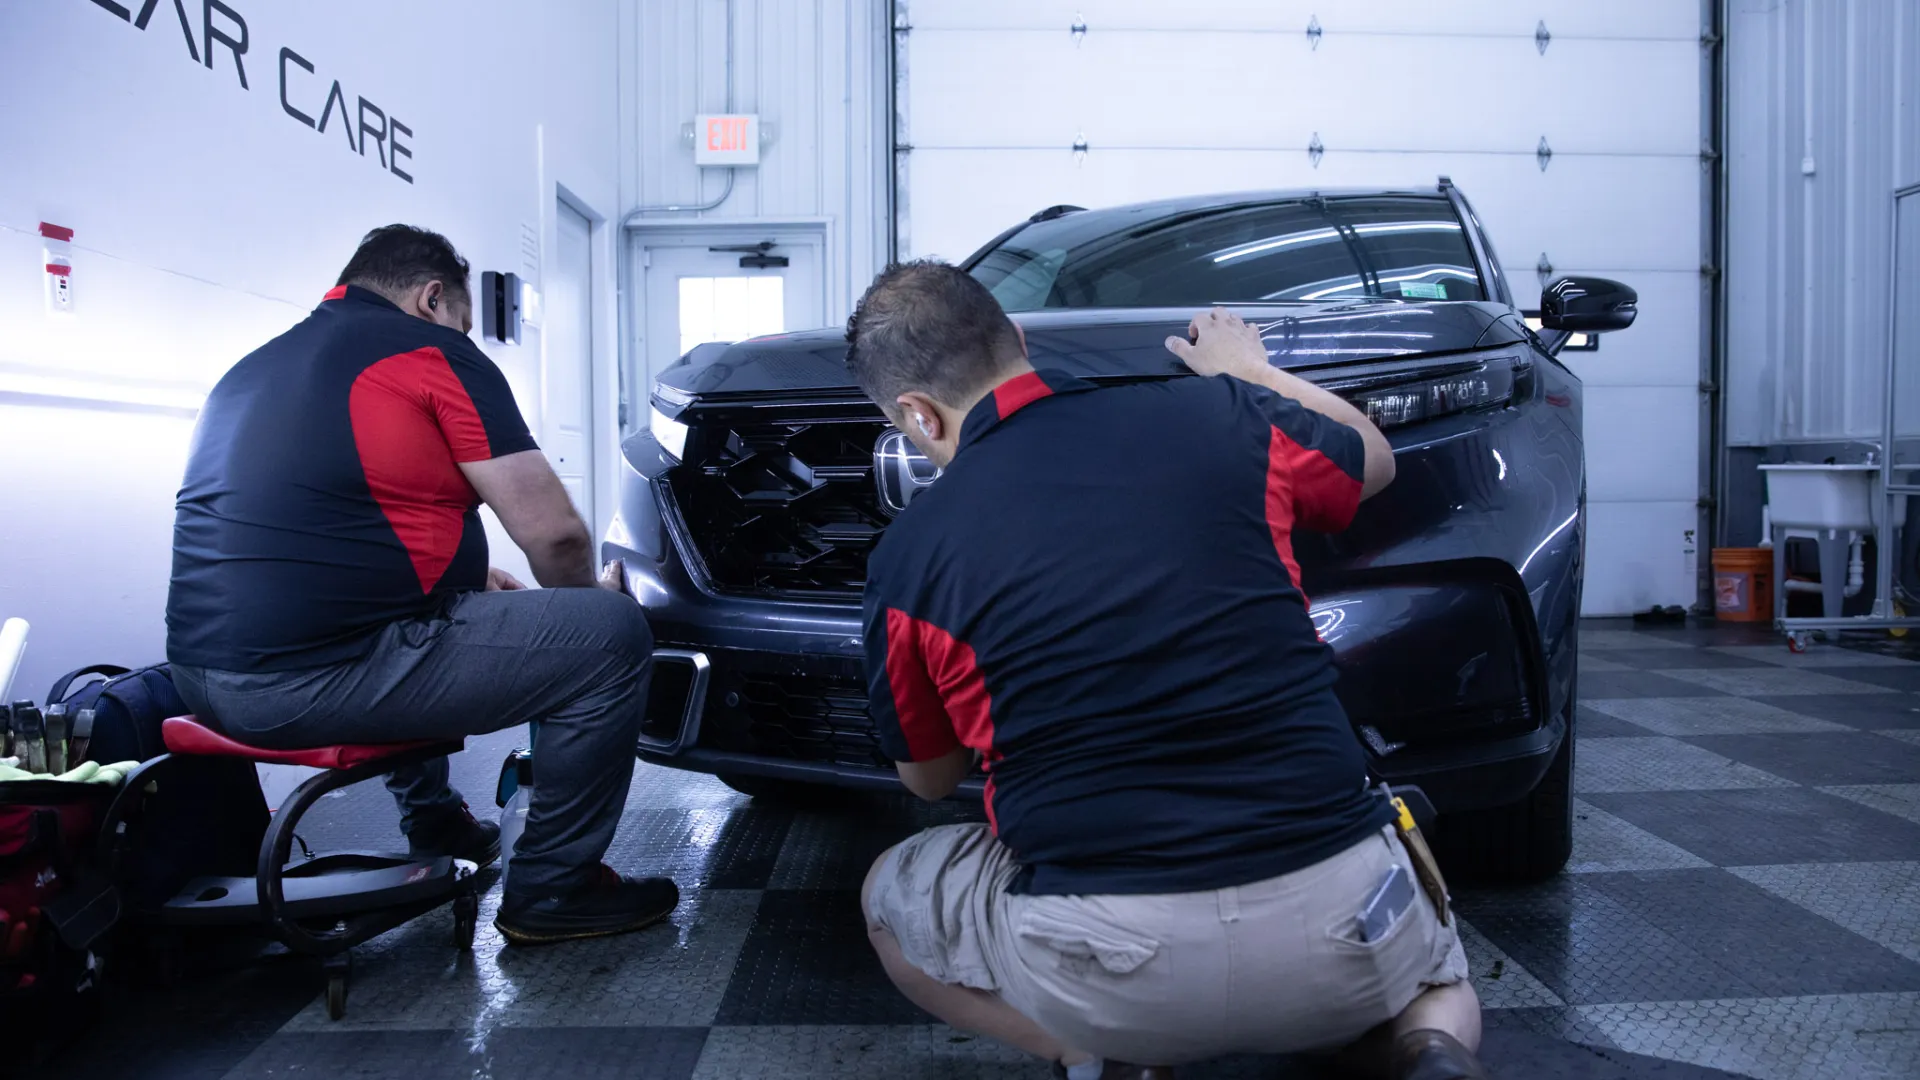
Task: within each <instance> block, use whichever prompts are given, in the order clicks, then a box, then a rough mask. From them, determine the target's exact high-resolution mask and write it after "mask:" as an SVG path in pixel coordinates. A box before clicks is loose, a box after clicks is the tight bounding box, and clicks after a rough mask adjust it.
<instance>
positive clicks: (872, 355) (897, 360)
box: [847, 259, 1020, 412]
mask: <svg viewBox="0 0 1920 1080" xmlns="http://www.w3.org/2000/svg"><path fill="white" fill-rule="evenodd" d="M1019 356H1020V335H1019V331H1017V330H1015V329H1014V326H1013V320H1011V319H1009V318H1007V313H1006V312H1005V311H1003V310H1001V307H1000V302H999V301H997V300H995V299H994V298H993V294H992V293H990V292H988V291H987V287H986V286H985V285H982V284H980V282H978V281H976V280H974V278H973V277H972V276H971V275H969V274H967V273H966V272H964V271H962V270H960V269H959V268H957V267H954V266H951V265H948V264H947V263H944V262H941V261H939V260H938V259H917V260H915V261H913V262H905V263H894V264H893V265H891V266H888V267H887V268H886V269H885V270H882V271H881V272H880V276H879V277H877V278H874V279H873V284H872V285H870V286H868V287H867V292H866V295H865V296H862V297H861V298H860V306H859V307H857V308H855V309H854V312H853V317H852V318H850V319H848V320H847V366H848V367H849V368H851V369H852V371H853V377H854V379H855V381H857V382H858V383H859V384H860V389H862V390H864V391H866V394H867V396H868V397H870V398H872V399H873V400H874V401H875V402H876V403H877V404H879V406H880V407H881V408H882V409H885V410H887V411H889V412H891V411H893V409H894V401H895V399H897V398H898V397H899V396H900V395H901V394H904V393H906V392H908V391H910V390H911V391H919V392H920V393H923V394H926V395H928V396H930V397H932V398H933V399H934V400H936V401H938V402H940V403H941V404H943V405H949V406H953V407H955V408H958V407H959V406H960V405H962V404H964V403H965V402H966V401H967V400H968V399H969V398H972V397H975V396H977V395H978V394H979V393H980V392H981V391H983V390H986V389H988V388H989V387H991V386H992V385H993V384H994V383H995V382H996V381H997V380H996V378H995V376H997V375H1000V374H1002V373H1003V372H1005V371H1006V370H1007V368H1009V367H1010V366H1012V364H1013V363H1014V362H1015V361H1017V360H1018V358H1019Z"/></svg>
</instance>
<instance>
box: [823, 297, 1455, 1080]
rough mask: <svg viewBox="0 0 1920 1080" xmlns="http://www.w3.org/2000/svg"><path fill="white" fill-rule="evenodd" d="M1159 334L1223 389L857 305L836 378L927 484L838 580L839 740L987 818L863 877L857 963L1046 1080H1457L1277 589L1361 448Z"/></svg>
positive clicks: (1398, 864)
mask: <svg viewBox="0 0 1920 1080" xmlns="http://www.w3.org/2000/svg"><path fill="white" fill-rule="evenodd" d="M1190 333H1191V334H1192V335H1193V336H1194V338H1195V339H1196V340H1195V341H1194V342H1192V343H1190V342H1188V341H1187V340H1185V339H1181V338H1170V339H1168V347H1169V348H1170V349H1171V350H1172V351H1173V352H1174V353H1175V354H1176V355H1177V356H1179V357H1180V359H1182V360H1184V361H1185V362H1186V363H1187V365H1188V366H1189V367H1191V368H1192V369H1193V370H1194V371H1197V372H1199V373H1200V374H1202V375H1215V376H1222V377H1219V378H1184V379H1169V380H1165V381H1159V382H1149V383H1133V384H1128V385H1119V386H1112V387H1105V388H1096V387H1095V386H1093V385H1092V384H1090V383H1087V382H1083V381H1081V380H1079V379H1076V378H1073V377H1071V376H1069V375H1066V374H1063V373H1061V372H1058V371H1049V370H1040V371H1035V370H1034V368H1033V367H1032V365H1030V364H1029V362H1028V360H1027V355H1026V342H1025V339H1024V337H1023V335H1022V334H1021V332H1020V329H1019V327H1017V326H1016V325H1014V324H1013V323H1012V322H1011V321H1010V320H1009V319H1008V318H1007V316H1006V314H1005V313H1004V312H1003V311H1002V310H1001V309H1000V306H999V305H998V304H997V303H995V301H994V298H993V296H992V295H991V294H990V293H989V292H988V291H987V290H986V289H985V288H984V287H983V286H982V285H981V284H980V283H978V282H976V281H974V280H973V279H972V278H971V277H968V276H967V275H966V274H964V273H962V272H961V271H959V270H957V269H954V268H953V267H950V266H946V265H942V264H937V263H913V264H908V265H905V266H898V267H893V268H890V269H889V270H887V271H886V272H885V273H883V274H882V275H881V276H880V278H879V280H878V281H876V282H875V283H874V285H873V287H872V288H870V289H869V290H868V291H867V294H866V296H865V297H864V298H863V299H862V300H861V302H860V306H859V309H858V310H857V311H856V312H855V314H854V317H853V319H852V321H851V322H850V324H849V326H848V331H847V339H848V342H849V345H850V352H849V355H848V363H849V365H850V366H851V368H852V370H853V373H854V376H855V378H857V379H858V381H859V383H860V385H861V387H862V388H863V389H864V390H865V391H866V393H867V394H868V396H870V397H871V398H872V399H873V400H874V401H875V402H876V403H878V404H879V405H880V407H881V408H882V409H883V410H885V411H886V413H887V416H888V418H889V419H891V420H892V421H893V423H894V424H895V425H896V426H897V427H899V428H900V429H901V430H902V431H904V432H906V434H907V436H908V437H909V438H910V439H912V440H913V442H914V444H915V445H916V446H918V447H919V448H920V449H921V451H922V452H924V453H925V454H926V455H927V457H928V458H930V459H931V460H932V462H933V463H934V464H935V465H937V466H939V467H941V468H942V469H944V470H945V471H944V473H943V474H942V476H941V478H940V479H939V480H938V481H937V482H935V483H934V484H933V485H932V486H931V487H930V488H928V489H927V490H925V491H923V492H921V493H920V494H919V495H917V496H916V497H915V498H914V500H913V502H912V503H911V505H909V506H908V507H907V508H906V509H905V510H904V511H903V512H902V513H901V514H900V515H899V517H898V518H897V519H896V520H895V521H894V522H893V523H892V524H891V525H890V526H889V527H888V528H887V531H886V533H885V534H884V536H883V538H882V539H881V541H880V543H879V545H878V547H877V548H876V549H875V551H874V552H873V554H872V556H871V559H870V561H869V565H868V570H867V586H866V629H865V647H866V650H867V674H868V684H869V694H870V702H871V705H870V708H871V710H872V712H873V715H874V718H875V721H876V723H877V725H878V728H879V733H880V740H881V746H882V748H883V749H884V750H886V751H887V752H888V753H889V755H890V756H891V757H893V758H894V759H896V760H897V761H898V762H899V763H900V765H899V770H900V778H901V780H902V781H903V782H904V783H905V784H906V786H907V787H908V789H909V790H911V791H913V792H914V793H915V794H917V795H919V796H921V797H922V798H926V799H940V798H944V797H946V796H947V795H949V794H950V793H952V792H953V791H954V790H955V789H956V787H957V786H958V785H959V783H960V782H961V780H962V779H963V778H965V776H966V775H967V774H968V773H969V772H970V771H971V770H972V769H973V767H974V765H975V763H976V762H977V761H984V763H985V765H986V769H987V776H988V781H987V785H986V811H987V820H988V822H989V824H987V825H953V826H945V827H941V828H935V829H929V830H927V831H925V832H923V833H920V834H919V835H917V836H914V837H911V838H909V839H908V840H906V841H904V842H903V843H901V844H899V845H898V846H896V847H894V848H892V849H891V850H889V851H887V852H886V853H885V854H883V855H881V856H880V858H879V859H878V860H877V861H876V862H875V863H874V865H873V869H872V870H871V872H869V874H868V875H867V880H866V884H865V887H864V889H863V890H862V893H861V902H862V904H863V907H864V910H865V913H866V917H867V925H868V930H869V934H870V936H871V938H872V941H873V945H874V948H875V949H876V950H878V952H879V954H880V959H881V962H882V963H883V964H884V965H885V967H886V969H887V973H888V974H889V975H890V976H892V978H893V981H894V983H895V984H896V985H897V986H899V988H900V990H901V991H902V992H903V993H905V994H906V995H907V996H908V997H909V998H911V999H912V1000H913V1001H914V1002H915V1003H916V1004H918V1005H920V1006H921V1007H922V1008H924V1009H926V1010H927V1011H928V1012H931V1013H933V1014H934V1015H935V1016H937V1017H939V1018H940V1019H942V1020H945V1021H946V1022H948V1023H949V1024H952V1025H954V1026H955V1027H959V1028H963V1029H966V1030H969V1031H974V1032H978V1033H980V1034H984V1035H988V1036H991V1037H993V1038H997V1039H999V1040H1001V1041H1003V1042H1007V1043H1011V1044H1013V1045H1015V1046H1018V1047H1021V1048H1022V1049H1025V1050H1027V1051H1029V1052H1031V1053H1033V1054H1036V1055H1039V1056H1041V1057H1043V1058H1047V1059H1051V1060H1052V1061H1054V1062H1055V1063H1056V1065H1057V1068H1058V1071H1060V1072H1062V1073H1064V1074H1065V1075H1066V1076H1068V1077H1072V1078H1074V1080H1079V1078H1081V1077H1093V1076H1102V1075H1105V1076H1108V1077H1117V1076H1141V1075H1163V1073H1162V1072H1161V1070H1160V1069H1159V1068H1144V1069H1143V1068H1142V1067H1141V1066H1129V1065H1123V1064H1120V1063H1121V1062H1141V1063H1147V1064H1148V1065H1150V1066H1156V1067H1157V1066H1166V1065H1173V1064H1178V1063H1181V1062H1187V1061H1194V1060H1199V1059H1203V1058H1210V1057H1215V1056H1219V1055H1223V1054H1233V1053H1249V1052H1264V1053H1290V1052H1302V1051H1320V1050H1325V1051H1333V1050H1339V1049H1343V1048H1349V1047H1351V1048H1352V1050H1353V1052H1354V1057H1355V1059H1356V1060H1362V1061H1367V1062H1371V1063H1372V1064H1374V1065H1375V1066H1376V1067H1378V1068H1381V1069H1387V1070H1391V1072H1392V1073H1393V1074H1394V1075H1396V1076H1400V1077H1419V1078H1420V1080H1445V1078H1468V1077H1475V1078H1477V1077H1481V1076H1483V1073H1482V1072H1481V1070H1480V1067H1479V1065H1478V1063H1477V1062H1476V1061H1475V1059H1474V1056H1473V1048H1474V1047H1475V1046H1476V1045H1477V1044H1478V1041H1479V1035H1480V1013H1479V1003H1478V1001H1477V999H1476V998H1475V996H1474V992H1473V988H1472V986H1471V985H1470V984H1469V983H1468V982H1467V981H1466V977H1467V963H1466V956H1465V954H1464V953H1463V952H1462V950H1461V947H1460V940H1459V935H1458V933H1457V932H1456V930H1455V928H1454V927H1453V926H1451V925H1448V924H1447V923H1446V922H1444V921H1443V918H1442V916H1441V915H1440V913H1439V910H1438V908H1437V907H1436V904H1435V903H1434V902H1432V901H1431V900H1429V899H1428V897H1427V896H1426V895H1424V894H1423V893H1422V892H1421V889H1420V888H1419V886H1417V885H1415V884H1413V880H1414V879H1413V875H1414V873H1415V871H1416V869H1417V867H1416V865H1415V864H1414V862H1413V859H1412V856H1410V854H1409V851H1408V849H1407V847H1406V846H1405V845H1403V843H1402V841H1401V839H1400V837H1399V836H1398V834H1397V833H1396V830H1395V828H1394V826H1393V824H1392V822H1393V821H1394V819H1395V815H1394V813H1393V810H1392V805H1391V803H1389V802H1388V800H1387V799H1386V798H1385V797H1384V796H1383V795H1382V794H1380V793H1378V792H1377V791H1371V790H1369V789H1368V788H1367V787H1366V762H1365V758H1364V756H1363V754H1362V752H1361V749H1360V745H1359V742H1358V740H1357V739H1356V738H1355V736H1354V733H1353V730H1352V728H1351V727H1349V726H1348V722H1347V718H1346V716H1345V714H1344V713H1343V712H1342V711H1341V708H1340V703H1339V701H1338V700H1337V699H1336V698H1335V697H1334V694H1333V683H1334V678H1335V673H1334V668H1333V665H1332V662H1331V654H1330V650H1329V649H1328V648H1327V646H1326V645H1324V644H1322V643H1321V642H1320V641H1319V640H1318V637H1317V635H1316V634H1315V632H1314V627H1313V622H1312V620H1311V619H1310V618H1309V616H1308V612H1307V606H1306V600H1305V597H1304V596H1303V594H1302V592H1301V589H1300V582H1299V571H1298V567H1297V566H1296V564H1295V562H1294V558H1293V541H1292V530H1293V529H1294V528H1295V527H1296V526H1297V527H1300V528H1307V529H1316V530H1322V531H1339V530H1341V529H1344V528H1346V526H1347V524H1348V522H1350V521H1351V520H1352V519H1353V516H1354V513H1355V511H1356V510H1357V509H1358V507H1359V504H1360V501H1361V500H1362V499H1365V498H1367V497H1368V496H1370V495H1372V494H1374V493H1375V492H1378V491H1379V490H1380V489H1381V488H1384V487H1385V486H1386V485H1387V483H1388V482H1389V481H1390V480H1392V478H1393V451H1392V448H1391V447H1390V446H1389V445H1388V444H1387V441H1386V439H1385V437H1383V436H1382V435H1381V434H1380V432H1379V431H1378V430H1377V429H1376V428H1375V427H1374V426H1373V425H1372V424H1371V423H1369V422H1368V421H1367V419H1366V418H1365V417H1364V416H1363V415H1361V413H1360V412H1359V411H1357V410H1356V409H1354V408H1353V406H1351V405H1349V404H1347V403H1346V402H1345V401H1343V400H1341V399H1340V398H1338V397H1336V396H1334V395H1333V394H1331V393H1329V392H1327V391H1325V390H1321V389H1319V388H1317V387H1315V386H1313V385H1311V384H1309V383H1307V382H1305V381H1303V380H1301V379H1298V378H1296V377H1294V376H1291V375H1288V374H1287V373H1285V372H1283V371H1280V370H1278V369H1277V368H1274V367H1273V366H1272V365H1271V364H1270V363H1269V361H1268V357H1267V352H1266V349H1265V348H1264V347H1263V345H1262V343H1261V340H1260V335H1259V333H1258V332H1257V331H1255V330H1253V329H1251V328H1249V327H1248V326H1247V325H1246V324H1245V323H1243V322H1241V321H1240V320H1239V319H1238V318H1236V317H1234V316H1233V315H1231V314H1228V313H1226V312H1224V311H1220V310H1217V309H1216V310H1214V311H1213V312H1211V313H1208V314H1205V315H1202V316H1200V317H1199V318H1196V319H1195V320H1194V321H1193V324H1192V326H1191V328H1190ZM1363 912H1364V913H1365V914H1364V915H1363ZM1103 1059H1104V1061H1103Z"/></svg>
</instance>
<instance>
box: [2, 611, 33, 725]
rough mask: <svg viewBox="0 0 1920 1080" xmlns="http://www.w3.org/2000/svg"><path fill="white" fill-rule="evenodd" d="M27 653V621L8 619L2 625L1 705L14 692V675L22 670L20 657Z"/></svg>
mask: <svg viewBox="0 0 1920 1080" xmlns="http://www.w3.org/2000/svg"><path fill="white" fill-rule="evenodd" d="M26 651H27V620H25V619H8V620H7V621H6V623H5V625H0V704H5V703H6V702H7V700H8V698H7V695H8V694H9V693H10V692H12V690H13V674H14V672H16V671H19V670H20V657H21V655H22V654H24V653H25V652H26Z"/></svg>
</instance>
